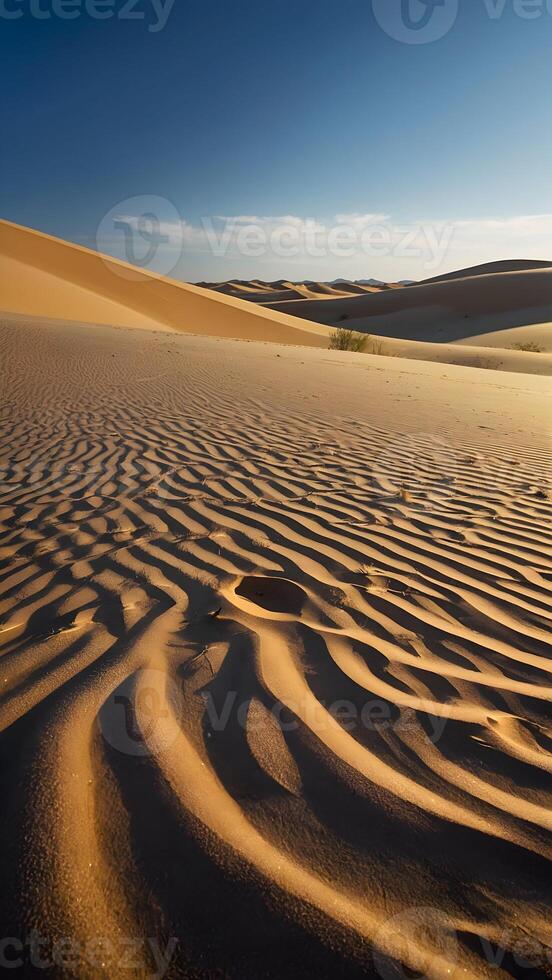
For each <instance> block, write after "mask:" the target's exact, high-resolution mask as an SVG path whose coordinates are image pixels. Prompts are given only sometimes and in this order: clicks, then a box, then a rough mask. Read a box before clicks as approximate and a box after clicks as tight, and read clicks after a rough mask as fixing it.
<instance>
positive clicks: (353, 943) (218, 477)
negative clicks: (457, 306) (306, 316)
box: [0, 324, 552, 980]
mask: <svg viewBox="0 0 552 980" xmlns="http://www.w3.org/2000/svg"><path fill="white" fill-rule="evenodd" d="M191 344H192V339H191V338H182V337H171V336H167V335H152V334H149V333H147V332H144V333H143V334H141V335H140V342H139V343H138V342H137V338H136V335H133V336H132V337H131V338H129V337H128V336H127V335H126V334H123V333H121V332H120V331H111V332H110V334H109V336H108V335H107V332H105V333H104V334H102V335H101V336H99V339H98V340H97V341H96V340H95V339H94V337H93V336H92V335H91V332H85V331H81V332H80V334H79V332H78V331H74V333H73V334H72V335H71V336H69V335H68V334H67V333H64V332H63V331H61V330H59V329H58V330H57V331H56V329H55V328H54V327H53V326H52V325H50V326H44V327H39V328H38V327H32V326H27V327H26V326H24V325H22V324H17V325H5V326H4V327H3V331H2V346H1V348H0V349H1V353H2V357H3V360H4V362H5V363H6V364H7V365H8V375H7V381H8V384H9V389H10V397H11V400H12V403H14V407H12V408H11V409H9V410H8V412H7V426H6V428H5V430H4V433H3V443H2V459H3V467H4V482H3V491H2V499H1V509H0V548H1V550H0V612H1V616H2V619H1V624H0V643H1V662H2V679H3V686H2V688H1V691H0V710H1V716H0V718H1V724H0V727H1V734H0V756H1V759H2V763H3V765H2V774H3V775H2V779H3V780H4V784H3V792H2V793H1V794H0V801H1V802H0V829H1V835H0V840H1V841H2V848H3V853H2V862H3V868H4V892H3V898H4V899H5V903H4V907H2V908H1V913H2V923H3V927H5V928H6V929H8V930H16V931H15V932H14V931H6V932H5V933H4V934H5V935H19V934H20V933H21V930H22V929H23V928H24V927H27V926H30V925H35V926H39V927H40V929H41V932H42V933H43V934H45V935H47V936H52V935H60V936H67V935H70V936H72V937H75V938H76V939H77V940H79V941H81V942H84V941H85V940H86V939H87V938H90V937H93V936H104V937H107V938H108V939H109V941H110V942H111V943H112V945H113V948H114V949H115V950H118V949H119V948H120V947H121V945H122V944H123V942H124V938H125V937H128V936H154V937H157V938H158V939H159V941H161V942H162V943H163V944H164V943H166V942H167V941H168V939H169V938H170V937H176V938H178V940H179V945H178V948H177V950H176V952H175V955H174V960H173V963H172V966H171V970H170V972H169V973H168V974H167V976H169V977H171V976H173V977H182V976H186V977H211V976H213V977H214V976H220V975H224V976H228V977H235V978H236V980H238V978H239V980H242V978H251V980H253V978H255V980H256V978H258V977H259V976H265V977H274V978H277V977H282V976H290V977H305V976H313V977H314V976H317V977H328V978H330V977H331V978H332V980H333V978H336V977H343V978H345V977H346V978H353V977H359V978H360V977H361V976H364V977H365V976H371V975H374V976H375V975H380V976H381V975H382V974H381V970H382V968H383V967H382V964H387V966H386V967H385V969H386V970H388V971H390V972H387V973H385V974H384V975H386V976H387V975H389V976H393V975H397V974H396V972H395V971H394V969H393V967H392V964H393V962H395V961H397V962H398V961H404V963H405V964H406V966H408V968H409V969H411V970H418V971H420V969H422V968H423V969H424V973H425V975H426V976H429V977H433V978H435V980H441V978H442V977H443V976H451V977H453V978H459V977H465V976H466V975H468V976H477V977H484V976H489V977H491V976H492V977H506V976H509V975H515V974H512V973H511V972H510V966H511V964H512V963H513V960H512V950H513V949H515V944H516V942H519V941H521V940H523V939H524V938H526V937H527V935H529V936H530V937H533V938H535V939H537V940H538V941H539V942H541V943H544V944H546V945H547V946H549V945H551V944H552V927H551V925H550V885H549V882H550V860H551V858H552V819H551V816H550V813H551V805H552V790H551V788H550V781H549V773H550V771H552V725H551V702H552V673H551V671H550V652H551V651H550V624H551V620H552V603H551V599H550V582H551V581H552V552H551V549H550V545H551V543H552V534H551V529H550V523H549V517H550V504H549V501H548V500H546V499H544V498H543V496H542V488H543V487H545V486H547V482H546V481H547V478H548V476H547V475H548V473H549V464H550V452H549V450H547V448H546V440H545V439H544V438H543V439H542V441H541V442H540V444H539V440H538V439H537V438H536V437H535V446H534V448H532V449H530V448H528V447H527V445H526V443H525V441H524V438H525V437H520V438H519V440H518V443H517V444H515V442H513V441H512V439H511V434H510V433H509V431H508V425H507V424H506V423H503V432H502V434H500V433H498V432H493V433H492V434H490V435H489V437H486V436H485V431H484V429H483V428H482V429H480V430H479V432H478V438H476V436H475V426H474V431H473V432H468V431H467V430H466V428H465V426H464V428H463V429H462V428H457V429H456V430H455V428H454V424H453V420H454V419H457V420H458V419H460V418H461V412H462V410H463V408H462V407H463V406H464V404H465V402H466V398H465V390H466V388H465V386H466V384H471V385H475V384H479V382H476V381H475V378H474V375H475V372H474V373H473V374H470V375H469V377H468V376H466V375H464V374H463V373H462V372H456V373H451V374H450V377H449V387H448V388H447V389H446V390H447V392H449V394H448V395H447V397H448V399H449V400H450V401H452V402H453V403H454V404H455V405H456V407H455V409H454V411H453V412H451V413H450V414H448V415H447V412H446V410H445V400H444V398H443V405H442V418H441V419H440V423H439V432H438V434H437V433H435V432H434V431H433V430H432V429H431V422H430V421H429V420H430V419H433V420H435V418H436V412H435V406H431V405H430V404H429V402H428V400H427V399H428V396H427V394H423V393H421V392H420V384H421V385H422V386H423V376H420V377H419V376H418V375H417V374H415V373H414V374H412V375H411V376H409V375H408V374H407V373H406V372H405V371H401V372H397V373H396V376H392V375H391V374H389V375H386V374H385V373H384V372H382V371H380V370H377V369H375V368H367V370H369V373H370V377H369V384H368V385H366V379H365V376H364V374H363V375H362V377H361V378H360V380H359V378H358V376H357V375H355V374H354V372H351V373H350V374H348V375H347V378H346V380H343V381H342V382H341V384H342V387H341V388H338V387H336V389H335V397H336V399H337V398H338V397H339V399H340V403H341V404H342V405H344V407H342V409H341V411H340V412H339V414H336V413H333V414H332V415H327V414H326V413H325V412H324V410H323V407H321V408H320V409H319V407H318V405H317V404H316V403H315V402H313V401H312V400H311V399H315V398H317V391H318V387H319V381H320V372H321V371H322V370H324V371H326V372H328V374H327V375H326V377H325V382H326V384H327V385H330V384H331V383H332V379H333V380H334V382H335V381H337V380H339V379H340V378H341V372H342V371H344V370H345V369H346V368H347V366H348V364H350V362H348V361H347V359H346V358H343V357H341V358H340V357H339V356H336V355H332V354H330V353H329V352H316V353H315V352H308V353H307V354H305V353H303V352H301V353H300V355H299V354H295V352H289V353H288V354H287V355H286V356H287V357H288V358H289V362H288V363H287V364H286V365H284V367H283V368H281V371H282V373H281V375H280V376H278V377H279V378H280V380H282V379H284V378H285V380H286V384H287V386H288V388H287V390H286V398H285V400H284V399H282V394H281V391H280V387H279V384H278V382H277V380H275V379H274V377H273V374H272V373H271V372H272V371H273V370H274V368H273V365H272V363H269V362H268V361H267V359H268V357H269V353H270V352H267V353H265V354H259V353H258V352H257V354H256V358H257V359H256V360H255V362H254V364H255V367H254V369H252V368H251V367H248V365H247V364H244V358H243V349H242V348H240V349H238V350H234V351H233V350H232V347H231V345H225V346H224V350H222V349H221V348H220V345H217V344H211V345H209V343H208V342H202V346H199V344H198V342H195V344H196V346H195V347H194V346H190V345H191ZM260 350H261V351H264V350H266V349H264V348H260ZM313 355H314V356H316V357H317V358H319V359H321V361H320V363H319V362H318V361H316V363H313V365H312V368H311V372H312V373H311V374H310V375H309V374H308V373H307V372H308V365H307V366H305V365H304V364H303V362H302V361H301V360H300V358H305V357H308V356H313ZM263 358H264V360H263ZM272 358H274V354H272ZM293 358H295V359H293ZM334 365H335V366H334ZM277 366H278V368H280V367H281V362H280V361H278V362H277ZM449 371H450V369H449ZM332 372H333V373H332ZM270 378H272V379H273V382H272V385H270V383H269V379H270ZM435 383H437V382H435ZM388 385H390V386H391V387H390V388H389V387H388ZM344 388H346V390H347V391H350V392H351V393H354V392H355V391H356V392H357V394H356V395H355V397H356V398H360V399H363V401H356V402H355V401H354V400H347V397H349V399H351V398H352V394H351V395H350V396H346V395H344V393H343V392H344ZM365 388H368V389H369V391H370V392H371V394H370V397H369V398H368V399H367V398H366V396H365V395H364V394H362V392H364V390H365ZM444 390H445V389H444V388H443V392H444ZM474 390H475V389H474ZM477 390H478V391H479V389H477ZM484 391H485V398H482V401H481V406H482V408H481V411H483V410H485V411H486V412H487V415H486V416H485V420H486V422H487V423H490V421H491V418H492V420H493V424H496V425H499V423H500V418H501V416H504V417H506V415H507V412H506V411H504V412H503V411H502V402H501V398H502V399H504V398H506V399H508V397H510V396H509V395H508V394H507V392H508V389H507V388H505V389H504V391H501V389H500V388H499V385H498V378H497V376H493V378H492V381H489V382H488V384H487V386H486V387H485V388H484ZM505 392H506V394H505ZM510 394H511V397H512V398H514V397H515V399H516V400H517V402H518V403H521V402H522V401H524V400H525V401H524V403H525V404H527V405H529V406H530V410H531V411H533V408H532V405H533V403H532V401H531V397H530V396H529V395H526V394H524V390H523V388H517V389H512V392H511V393H510ZM413 398H414V399H415V400H414V401H413V400H412V399H413ZM485 399H487V401H485ZM508 404H509V402H508ZM541 404H542V403H541V402H540V401H537V402H536V403H535V405H536V407H537V408H538V407H541ZM359 405H362V406H363V409H364V410H363V411H362V412H360V411H359V410H358V408H359ZM484 405H487V408H486V409H484V408H483V406H484ZM385 406H387V413H386V417H387V422H386V425H384V424H382V421H381V415H382V407H385ZM414 406H415V407H416V412H417V417H416V418H415V417H414V414H413V407H414ZM465 411H467V410H465ZM330 418H331V419H332V424H331V428H330V427H329V419H330ZM424 419H425V421H424ZM415 426H417V427H418V428H421V429H424V428H425V431H420V432H416V430H415ZM447 432H448V436H446V435H445V433H447ZM455 432H456V435H454V433H455ZM462 433H463V435H461V434H462ZM229 695H230V701H228V696H229ZM344 702H346V703H347V704H348V705H349V706H352V709H353V714H354V716H355V717H354V719H353V723H351V718H350V717H347V716H346V714H344V712H343V709H342V706H343V703H344ZM152 703H153V704H154V706H155V707H156V710H155V712H154V713H152ZM376 703H377V706H378V710H377V711H375V712H374V716H373V718H371V719H370V720H369V723H367V722H366V718H365V717H364V716H363V715H362V712H363V710H365V709H366V706H367V705H368V706H370V705H372V706H373V705H374V704H376ZM125 705H127V706H130V710H131V727H132V737H130V735H129V728H128V726H127V727H126V728H125V726H124V725H123V722H122V721H121V718H123V719H124V711H123V708H124V706H125ZM225 713H226V714H225ZM221 718H224V719H225V721H224V724H223V725H222V726H221V724H220V719H221ZM359 719H361V720H359ZM8 840H9V841H10V846H9V850H8V849H7V847H6V841H8ZM513 883H514V886H515V887H513ZM428 907H429V908H430V909H433V910H437V914H438V916H439V923H438V924H439V929H438V933H437V935H436V934H435V930H433V931H432V930H431V929H430V930H429V932H428V930H427V929H423V928H422V929H420V928H417V927H416V910H419V909H422V910H423V909H424V908H426V909H427V908H428ZM413 910H414V911H413ZM397 916H398V918H397ZM422 924H423V923H422ZM504 937H506V939H505V938H504ZM482 941H488V942H490V943H493V944H495V945H500V944H501V943H503V942H506V943H507V944H508V948H506V949H505V950H504V958H503V959H502V960H501V964H502V966H501V968H500V969H494V968H491V966H490V965H489V963H488V961H487V960H486V959H485V956H484V946H483V945H482ZM141 952H142V953H144V950H141ZM374 956H375V959H374ZM428 964H429V966H428ZM151 969H152V966H151V962H149V961H148V957H147V956H146V955H145V953H144V957H143V962H142V963H141V965H140V966H139V967H138V968H137V969H136V971H135V975H146V974H147V973H148V971H149V972H150V973H151ZM78 975H79V976H83V977H86V976H89V975H90V976H106V977H107V976H111V977H113V976H119V975H121V976H123V975H127V974H126V973H124V971H122V970H121V971H118V970H117V968H116V967H114V966H113V963H112V962H111V961H110V962H109V963H108V964H106V967H105V970H104V969H101V968H97V967H95V968H94V969H93V970H92V969H87V968H86V964H85V965H81V967H80V968H79V974H78ZM398 975H400V974H398Z"/></svg>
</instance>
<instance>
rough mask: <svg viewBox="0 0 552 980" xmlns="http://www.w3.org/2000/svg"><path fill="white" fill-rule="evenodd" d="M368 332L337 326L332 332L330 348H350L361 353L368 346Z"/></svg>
mask: <svg viewBox="0 0 552 980" xmlns="http://www.w3.org/2000/svg"><path fill="white" fill-rule="evenodd" d="M369 339H370V338H369V336H368V334H365V333H358V332H357V331H355V330H344V329H343V327H336V329H335V330H332V332H331V334H330V344H329V349H330V350H350V351H354V352H355V353H361V352H362V351H363V350H365V348H366V343H367V341H368V340H369Z"/></svg>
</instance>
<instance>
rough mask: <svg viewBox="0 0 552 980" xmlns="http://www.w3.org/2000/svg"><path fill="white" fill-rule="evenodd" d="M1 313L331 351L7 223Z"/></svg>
mask: <svg viewBox="0 0 552 980" xmlns="http://www.w3.org/2000/svg"><path fill="white" fill-rule="evenodd" d="M0 281H1V284H2V285H1V294H0V309H1V310H4V311H5V312H10V313H19V314H27V315H35V316H42V317H51V318H58V319H59V318H62V319H64V320H78V321H79V322H81V323H82V322H89V323H100V324H101V323H114V324H118V325H122V326H132V327H136V326H141V327H143V326H150V327H151V326H155V325H157V326H162V327H165V328H166V327H171V328H173V329H175V330H183V331H185V332H189V333H201V334H203V335H204V336H226V337H237V338H241V339H244V340H258V339H260V338H263V337H266V338H267V339H270V340H272V341H274V342H276V343H284V344H303V345H306V346H309V345H312V346H324V347H326V346H327V344H328V334H329V332H328V330H327V328H326V327H324V326H318V325H316V326H313V325H311V324H307V323H306V322H304V321H301V320H298V319H296V318H293V317H290V316H287V315H285V314H274V313H273V312H272V311H268V310H264V309H262V308H260V309H258V310H256V309H255V308H254V307H252V306H251V304H250V303H246V302H244V301H243V300H239V299H236V298H234V297H232V296H220V295H218V294H217V293H214V292H208V291H206V290H205V289H202V288H200V287H198V286H191V285H189V284H187V283H182V282H176V281H174V280H171V279H167V278H165V277H163V276H157V275H154V274H152V273H149V272H146V271H142V270H137V269H136V267H135V266H131V265H128V264H126V263H124V262H119V261H117V260H116V259H111V258H109V257H107V256H104V255H100V254H99V253H97V252H93V251H91V250H90V249H86V248H82V247H80V246H78V245H73V244H70V243H68V242H63V241H61V240H60V239H57V238H53V237H51V236H50V235H44V234H42V233H41V232H37V231H33V230H31V229H29V228H22V227H20V226H19V225H14V224H11V223H10V222H6V221H0Z"/></svg>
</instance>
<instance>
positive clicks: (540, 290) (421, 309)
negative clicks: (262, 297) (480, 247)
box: [270, 266, 552, 350]
mask: <svg viewBox="0 0 552 980" xmlns="http://www.w3.org/2000/svg"><path fill="white" fill-rule="evenodd" d="M270 308H271V309H274V310H277V311H279V312H285V313H290V314H293V315H294V316H304V317H305V318H306V319H309V320H313V321H316V322H319V323H326V324H328V325H334V326H346V327H348V328H351V329H355V330H363V331H366V332H367V333H371V334H375V335H377V336H385V337H392V338H395V339H398V340H416V341H423V342H426V343H451V342H455V341H456V342H460V343H462V342H466V343H470V341H471V339H472V338H473V337H474V336H475V335H476V334H480V333H485V334H491V333H492V334H495V342H494V344H493V346H494V345H496V346H502V342H501V339H500V333H501V331H503V330H511V329H512V328H515V327H524V328H527V329H526V330H525V333H524V339H531V334H530V331H529V329H528V328H529V326H531V325H538V324H542V323H549V322H550V321H551V320H552V266H551V267H550V268H538V269H530V270H528V271H516V272H502V273H492V274H480V275H474V276H471V277H465V278H452V279H449V280H446V281H438V282H430V283H428V284H420V285H414V286H406V287H403V288H402V289H393V290H388V291H378V292H376V293H373V294H371V295H367V296H358V297H357V296H350V297H346V298H344V299H336V300H332V301H331V302H330V301H327V300H326V301H324V300H319V301H316V300H312V301H308V302H305V301H301V300H295V301H293V300H292V301H290V302H287V303H276V304H271V307H270ZM489 346H490V345H489ZM505 346H506V344H505ZM546 349H547V350H552V342H551V341H550V340H549V341H548V343H547V345H546Z"/></svg>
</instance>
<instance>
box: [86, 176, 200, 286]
mask: <svg viewBox="0 0 552 980" xmlns="http://www.w3.org/2000/svg"><path fill="white" fill-rule="evenodd" d="M183 244H184V223H183V222H182V220H181V218H180V215H179V213H178V211H177V210H176V208H175V206H174V204H171V202H170V201H167V199H166V198H164V197H158V196H156V195H154V194H145V195H142V196H140V197H129V198H127V199H126V200H125V201H119V203H118V204H116V205H115V206H114V207H112V208H111V210H110V211H108V212H107V214H105V215H104V216H103V218H102V220H101V221H100V223H99V225H98V229H97V232H96V247H97V249H98V251H99V252H102V253H103V254H104V255H107V256H113V258H116V259H122V261H123V262H128V263H129V265H132V266H135V267H136V271H134V269H126V268H124V266H117V265H115V264H113V265H111V264H110V269H112V270H113V271H114V272H116V273H117V275H120V276H121V277H122V278H123V279H130V280H137V279H143V276H141V275H140V269H145V270H146V271H147V272H156V273H158V274H159V275H162V276H167V275H169V274H170V273H171V272H172V271H173V269H175V268H176V266H177V264H178V262H179V260H180V258H181V256H182V249H183Z"/></svg>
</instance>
